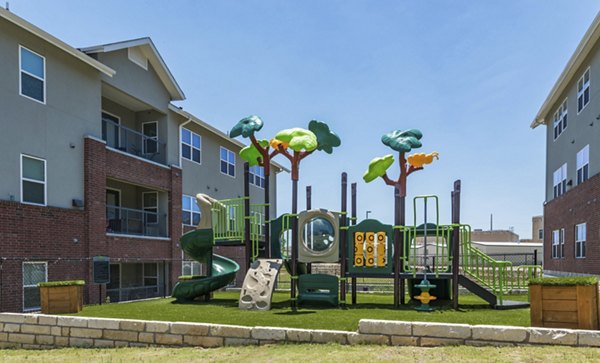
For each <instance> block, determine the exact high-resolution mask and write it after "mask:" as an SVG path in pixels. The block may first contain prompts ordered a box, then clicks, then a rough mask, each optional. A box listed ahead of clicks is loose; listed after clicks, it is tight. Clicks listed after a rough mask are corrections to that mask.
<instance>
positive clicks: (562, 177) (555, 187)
mask: <svg viewBox="0 0 600 363" xmlns="http://www.w3.org/2000/svg"><path fill="white" fill-rule="evenodd" d="M566 191H567V163H564V164H563V165H561V166H560V168H558V169H556V170H555V171H554V174H553V184H552V195H553V197H554V198H557V197H560V196H561V195H563V194H565V192H566Z"/></svg>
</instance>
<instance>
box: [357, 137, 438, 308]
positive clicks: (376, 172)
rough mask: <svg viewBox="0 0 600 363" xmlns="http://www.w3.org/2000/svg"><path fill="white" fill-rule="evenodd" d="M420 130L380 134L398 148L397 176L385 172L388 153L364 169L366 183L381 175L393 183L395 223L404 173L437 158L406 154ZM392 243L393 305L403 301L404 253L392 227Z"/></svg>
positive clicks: (401, 213)
mask: <svg viewBox="0 0 600 363" xmlns="http://www.w3.org/2000/svg"><path fill="white" fill-rule="evenodd" d="M422 137H423V134H422V133H421V131H419V130H417V129H409V130H405V131H401V130H394V131H390V132H388V133H387V134H385V135H383V136H382V137H381V142H383V144H384V145H386V146H389V147H390V148H391V149H392V150H394V151H397V152H398V162H399V166H400V175H399V177H398V179H395V180H393V179H391V178H390V177H389V176H388V175H387V170H388V169H389V168H390V166H392V164H393V163H394V156H393V155H392V154H389V155H385V156H383V157H379V158H375V159H373V160H371V162H370V163H369V168H368V170H367V171H366V172H365V173H364V175H363V179H364V181H365V182H367V183H370V182H372V181H373V180H375V179H377V178H382V179H383V181H384V182H385V184H387V185H390V186H393V187H394V211H395V213H394V224H395V225H396V226H404V225H405V200H406V181H407V177H408V176H409V175H410V174H412V173H414V172H415V171H418V170H422V169H423V166H424V165H425V164H429V163H431V162H432V161H433V159H434V158H436V159H437V158H438V153H437V152H433V153H430V154H422V153H418V154H412V155H408V156H406V153H409V152H410V151H411V150H412V149H417V148H420V147H421V146H422V144H421V141H420V140H421V138H422ZM395 233H396V235H395V238H394V240H395V244H394V265H395V266H396V268H395V269H394V283H395V284H396V285H398V284H399V286H400V289H394V305H395V306H398V305H399V303H402V304H404V280H401V279H400V275H399V273H400V269H401V264H400V258H401V257H404V252H405V251H404V250H402V249H401V248H400V239H401V236H400V230H399V229H396V230H395Z"/></svg>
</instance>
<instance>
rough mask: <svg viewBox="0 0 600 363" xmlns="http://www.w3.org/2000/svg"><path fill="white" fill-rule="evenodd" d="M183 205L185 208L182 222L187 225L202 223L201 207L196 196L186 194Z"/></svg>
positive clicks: (183, 208)
mask: <svg viewBox="0 0 600 363" xmlns="http://www.w3.org/2000/svg"><path fill="white" fill-rule="evenodd" d="M181 205H182V210H183V218H182V219H181V220H182V223H183V224H185V225H187V226H197V225H198V223H200V207H198V204H197V203H196V198H194V197H190V196H189V195H184V196H183V198H182V201H181Z"/></svg>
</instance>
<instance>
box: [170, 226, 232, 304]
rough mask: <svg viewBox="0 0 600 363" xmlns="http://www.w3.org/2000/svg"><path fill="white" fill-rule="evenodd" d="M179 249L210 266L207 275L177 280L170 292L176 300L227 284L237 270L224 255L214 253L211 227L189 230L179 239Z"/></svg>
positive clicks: (193, 297) (186, 298) (192, 297)
mask: <svg viewBox="0 0 600 363" xmlns="http://www.w3.org/2000/svg"><path fill="white" fill-rule="evenodd" d="M179 241H180V243H181V249H183V251H184V252H185V253H186V254H187V255H188V256H189V257H191V258H193V259H194V260H196V261H198V262H200V263H204V264H206V265H207V266H212V268H211V271H209V274H208V276H199V277H197V278H192V279H190V280H185V281H179V282H178V283H177V284H176V285H175V288H174V289H173V293H172V294H171V295H172V296H173V297H174V298H176V299H177V300H178V301H191V300H193V299H195V298H197V297H198V296H202V295H206V294H208V293H210V292H212V291H215V290H218V289H220V288H222V287H225V286H227V285H229V284H230V283H231V282H232V281H233V280H234V279H235V274H236V273H237V272H238V271H239V269H240V266H239V265H238V264H237V263H236V262H235V261H233V260H230V259H228V258H226V257H223V256H219V255H214V254H213V253H212V248H213V231H212V229H197V230H194V231H190V232H188V233H186V234H184V235H183V236H181V239H180V240H179Z"/></svg>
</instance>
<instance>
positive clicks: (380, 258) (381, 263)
mask: <svg viewBox="0 0 600 363" xmlns="http://www.w3.org/2000/svg"><path fill="white" fill-rule="evenodd" d="M385 265H387V263H386V261H385V255H377V266H379V267H383V266H385Z"/></svg>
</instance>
